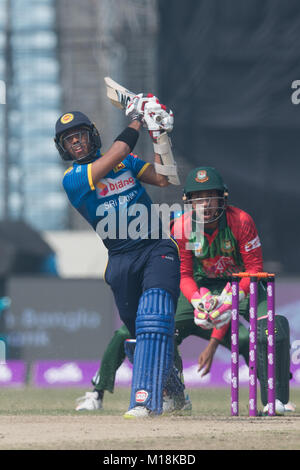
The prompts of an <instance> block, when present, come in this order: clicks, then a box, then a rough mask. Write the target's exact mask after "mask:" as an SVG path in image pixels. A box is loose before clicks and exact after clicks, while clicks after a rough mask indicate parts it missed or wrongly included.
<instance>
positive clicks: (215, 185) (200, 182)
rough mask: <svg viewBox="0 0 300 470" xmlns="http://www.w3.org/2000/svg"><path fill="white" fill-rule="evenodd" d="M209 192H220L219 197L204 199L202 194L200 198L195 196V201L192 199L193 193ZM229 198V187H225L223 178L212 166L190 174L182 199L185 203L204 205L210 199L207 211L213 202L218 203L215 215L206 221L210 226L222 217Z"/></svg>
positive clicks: (203, 167) (195, 169) (198, 169)
mask: <svg viewBox="0 0 300 470" xmlns="http://www.w3.org/2000/svg"><path fill="white" fill-rule="evenodd" d="M209 190H216V191H217V192H218V196H211V197H209V198H207V197H205V198H202V197H201V194H200V195H199V196H196V197H195V196H194V197H193V199H192V197H191V196H192V193H195V192H198V191H209ZM227 197H228V190H227V186H226V185H225V183H224V181H223V178H222V176H221V175H220V173H219V172H218V171H217V170H216V169H215V168H212V167H210V166H200V167H198V168H194V170H192V171H191V172H190V173H189V174H188V176H187V179H186V182H185V185H184V190H183V198H182V199H183V200H184V201H187V202H188V203H190V204H203V201H204V200H207V199H208V200H209V204H208V205H207V206H206V209H209V206H210V204H211V203H212V201H217V207H216V208H215V213H214V214H213V216H212V217H211V218H210V219H209V220H204V223H206V224H209V223H212V222H215V221H216V220H218V219H219V218H220V217H221V216H222V214H223V213H224V211H225V209H226V206H227ZM215 204H216V203H215ZM194 210H195V208H194Z"/></svg>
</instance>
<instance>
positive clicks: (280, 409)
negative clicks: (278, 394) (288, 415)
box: [263, 398, 286, 416]
mask: <svg viewBox="0 0 300 470" xmlns="http://www.w3.org/2000/svg"><path fill="white" fill-rule="evenodd" d="M268 409H269V405H266V406H265V407H264V410H263V413H268ZM285 411H286V410H285V405H284V404H283V403H282V402H281V401H280V400H278V398H276V400H275V412H276V414H277V416H282V415H284V413H285Z"/></svg>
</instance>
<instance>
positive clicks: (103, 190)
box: [96, 183, 108, 196]
mask: <svg viewBox="0 0 300 470" xmlns="http://www.w3.org/2000/svg"><path fill="white" fill-rule="evenodd" d="M96 187H97V194H99V196H106V195H107V194H108V188H107V186H106V184H104V183H97V184H96Z"/></svg>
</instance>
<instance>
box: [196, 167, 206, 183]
mask: <svg viewBox="0 0 300 470" xmlns="http://www.w3.org/2000/svg"><path fill="white" fill-rule="evenodd" d="M195 180H196V181H197V183H205V181H208V180H209V177H208V176H207V173H206V170H199V171H198V172H197V175H196V178H195Z"/></svg>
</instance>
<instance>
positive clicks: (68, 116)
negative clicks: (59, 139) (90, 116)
mask: <svg viewBox="0 0 300 470" xmlns="http://www.w3.org/2000/svg"><path fill="white" fill-rule="evenodd" d="M73 119H74V114H72V113H67V114H64V115H63V116H62V117H61V118H60V122H61V123H62V124H68V122H71V121H73Z"/></svg>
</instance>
